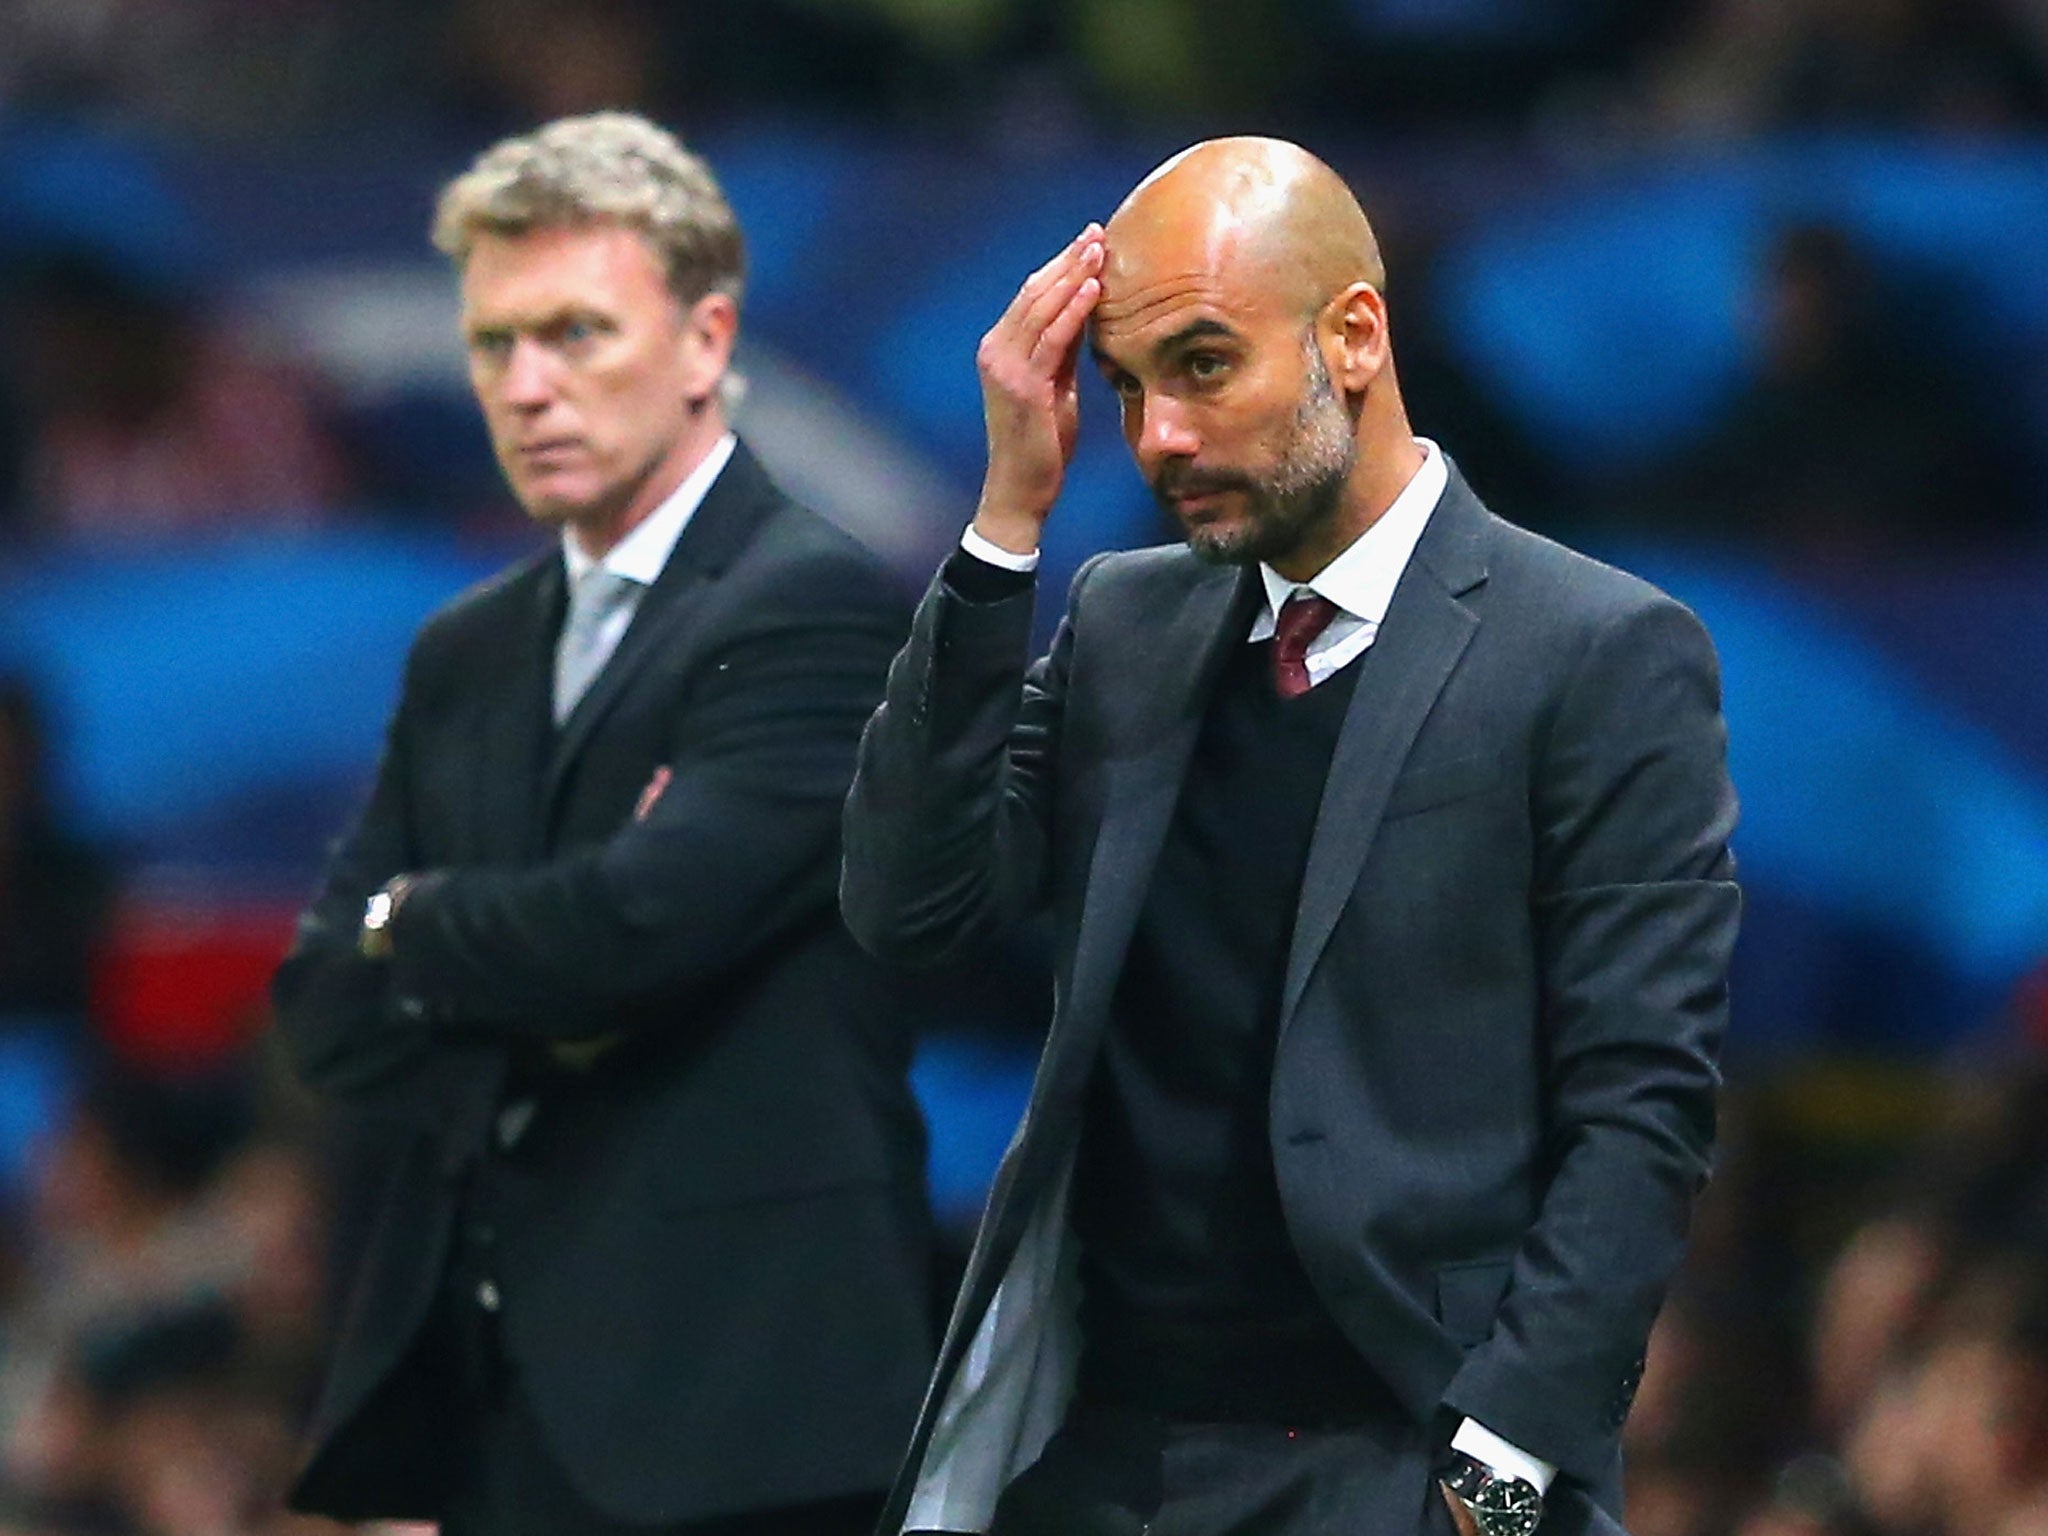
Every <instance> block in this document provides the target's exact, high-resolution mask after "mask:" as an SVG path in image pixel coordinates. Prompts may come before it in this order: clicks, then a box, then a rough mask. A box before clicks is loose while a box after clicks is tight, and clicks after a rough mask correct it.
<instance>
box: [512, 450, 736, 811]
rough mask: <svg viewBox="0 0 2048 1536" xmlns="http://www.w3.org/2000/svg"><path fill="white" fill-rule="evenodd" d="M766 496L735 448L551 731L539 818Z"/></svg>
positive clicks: (698, 609)
mask: <svg viewBox="0 0 2048 1536" xmlns="http://www.w3.org/2000/svg"><path fill="white" fill-rule="evenodd" d="M774 495H775V491H774V486H773V483H772V482H771V481H770V480H769V479H768V476H767V474H766V472H765V471H763V470H762V468H761V466H760V464H759V463H758V462H757V461H756V460H755V458H754V456H753V455H752V454H751V453H749V452H748V451H747V447H746V445H745V444H744V443H742V444H740V445H739V446H737V447H735V448H734V449H733V454H732V459H731V460H730V462H728V463H727V464H726V466H725V468H724V470H723V471H721V472H720V474H719V476H718V478H717V480H715V481H713V482H712V485H711V489H710V490H709V491H707V492H706V493H705V496H704V500H703V503H702V504H701V505H700V506H699V507H698V508H697V510H696V511H695V512H694V513H692V514H691V516H690V520H689V522H688V523H687V524H685V525H684V527H683V532H682V536H681V537H680V538H678V539H677V540H676V547H675V548H674V549H673V550H672V551H670V553H669V557H668V563H667V564H666V565H664V566H663V567H662V568H661V575H660V576H658V577H657V578H655V582H654V585H652V586H651V587H649V588H648V589H647V591H646V592H645V593H644V594H643V595H642V597H641V599H640V605H639V607H637V608H636V609H634V611H633V622H632V623H631V624H629V625H628V626H627V627H626V633H625V635H624V636H623V637H622V638H621V639H620V641H619V645H618V649H617V650H615V651H613V652H612V654H611V657H610V659H609V660H608V661H606V662H605V664H604V670H603V671H601V672H599V673H598V675H597V677H596V679H595V680H594V681H593V682H592V683H591V685H590V688H589V691H588V692H586V693H585V694H584V695H583V697H582V698H581V699H579V700H578V701H577V703H576V707H575V709H573V710H571V711H570V713H569V718H568V719H567V720H565V721H563V722H562V726H561V729H560V730H559V731H558V732H557V733H556V735H555V743H554V751H553V752H552V753H551V754H550V756H549V759H548V768H547V780H546V785H545V788H544V791H543V812H544V814H543V817H542V820H543V822H544V823H550V822H552V820H553V818H554V812H555V808H556V805H557V803H558V801H559V798H560V795H561V791H562V784H563V780H564V778H565V777H566V775H567V772H568V769H569V767H570V765H571V764H572V763H574V762H575V760H576V756H577V754H578V753H580V752H581V751H582V750H583V748H584V746H585V744H586V743H588V742H589V740H590V735H591V732H592V731H594V730H595V729H596V728H597V725H598V722H599V721H601V720H603V719H604V717H605V716H606V715H607V714H609V713H610V712H611V709H612V707H613V706H614V705H615V704H616V703H617V702H618V700H619V697H620V695H621V694H623V693H624V692H625V690H626V688H627V687H628V686H629V685H630V684H631V683H632V681H633V679H634V678H635V677H636V676H638V675H639V673H640V672H641V670H642V669H643V668H645V666H646V665H647V662H648V660H649V658H651V657H654V656H659V655H662V654H664V653H672V652H673V651H674V650H675V649H676V647H677V646H678V645H679V644H680V643H681V642H682V638H683V636H684V635H685V634H686V633H687V632H688V630H689V629H690V628H692V627H693V626H694V625H695V624H696V623H698V622H699V620H700V617H701V615H702V612H703V604H702V603H701V602H697V601H693V598H694V597H696V596H698V595H699V589H700V588H702V587H704V586H705V585H707V584H708V583H709V582H711V581H712V580H713V579H714V578H715V577H716V576H717V575H718V573H719V572H721V571H723V570H724V569H725V568H726V566H727V565H729V564H730V563H731V562H732V560H733V558H734V557H735V556H736V555H737V554H738V553H739V551H740V550H741V549H742V548H744V547H745V546H746V544H747V542H748V540H750V539H751V538H752V537H753V536H754V534H755V532H756V531H757V530H758V529H759V527H760V525H761V521H762V519H763V518H765V517H766V516H767V514H768V511H769V509H770V507H771V506H772V503H773V498H774Z"/></svg>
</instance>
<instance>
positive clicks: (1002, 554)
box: [960, 523, 1038, 571]
mask: <svg viewBox="0 0 2048 1536" xmlns="http://www.w3.org/2000/svg"><path fill="white" fill-rule="evenodd" d="M960 547H961V548H962V549H964V550H966V551H967V553H969V554H970V555H972V556H974V558H975V559H977V560H986V561H987V562H988V563H989V564H990V565H999V566H1001V567H1002V568H1003V569H1004V570H1006V571H1035V570H1037V569H1038V551H1037V550H1035V549H1034V550H1033V551H1031V553H1030V554H1028V555H1020V554H1018V553H1017V552H1016V551H1015V550H1009V549H1005V548H1003V546H1002V545H1000V544H992V543H990V542H989V541H988V540H987V539H984V538H983V537H982V536H981V535H980V534H978V533H976V532H975V531H974V524H972V523H969V524H968V525H967V531H966V532H965V533H963V534H961V535H960Z"/></svg>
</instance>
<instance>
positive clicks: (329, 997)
mask: <svg viewBox="0 0 2048 1536" xmlns="http://www.w3.org/2000/svg"><path fill="white" fill-rule="evenodd" d="M420 670H421V663H420V649H419V647H418V646H415V648H414V651H413V654H412V657H411V658H410V659H409V660H408V662H407V666H406V675H405V682H404V684H403V687H402V689H401V691H400V696H399V703H398V708H397V709H396V710H395V711H394V712H393V714H392V718H391V723H390V725H389V726H388V727H387V729H386V731H385V738H384V751H383V755H382V757H381V759H380V760H379V762H378V765H377V777H376V781H375V785H374V787H373V788H372V789H371V792H370V798H369V801H368V802H367V803H366V804H365V806H364V808H363V810H362V813H361V815H360V816H358V818H357V819H356V823H355V825H354V826H353V827H352V828H351V829H350V830H349V832H348V833H346V834H345V835H344V836H343V837H342V839H341V841H340V842H339V843H337V844H336V845H335V848H334V851H333V853H332V854H331V855H330V857H329V859H328V864H327V869H326V871H325V874H324V875H323V877H322V880H321V885H320V889H319V891H318V892H317V893H316V894H315V896H314V898H313V901H312V904H311V905H310V906H308V907H307V908H306V910H305V912H304V913H303V914H302V915H301V916H300V918H299V923H298V929H297V931H296V933H295V935H294V937H293V941H292V947H291V952H290V953H289V954H288V955H286V957H285V960H284V963H283V964H282V965H281V966H279V967H278V971H277V975H276V977H275V978H274V979H273V981H272V984H271V996H272V1001H273V1003H274V1005H275V1009H276V1014H277V1024H278V1032H279V1034H280V1036H281V1037H282V1039H283V1041H284V1046H285V1051H286V1054H287V1055H288V1056H289V1057H290V1058H291V1061H292V1064H293V1066H294V1067H295V1068H296V1069H297V1071H298V1073H299V1075H300V1076H301V1077H302V1078H303V1079H304V1080H305V1081H306V1082H308V1083H309V1084H311V1085H312V1086H313V1087H315V1088H318V1089H320V1090H322V1091H323V1092H327V1093H333V1094H338V1095H345V1096H357V1095H361V1094H364V1093H367V1092H369V1091H370V1090H373V1089H378V1088H382V1087H385V1086H388V1085H390V1084H391V1083H392V1082H393V1081H394V1080H396V1079H399V1078H401V1077H403V1076H404V1074H405V1072H406V1069H407V1068H408V1067H410V1066H412V1065H413V1064H415V1063H416V1062H418V1061H419V1060H420V1058H421V1057H422V1055H423V1054H424V1053H425V1052H426V1050H427V1049H428V1048H429V1041H428V1039H427V1037H426V1035H425V1034H424V1032H423V1031H422V1030H421V1028H420V1026H419V1025H418V1023H417V1022H415V1021H413V1020H410V1019H407V1018H405V1017H404V1016H402V1015H401V1014H399V1013H397V1012H396V1011H395V1010H394V1009H393V1008H392V1007H391V994H390V985H389V982H390V978H389V973H388V970H387V968H386V967H385V966H384V965H383V964H381V963H379V962H377V961H373V960H366V959H364V958H363V957H362V956H361V955H360V954H359V953H357V950H356V941H357V935H358V933H359V931H360V928H361V924H362V917H363V907H364V904H365V903H366V902H367V901H368V900H369V898H370V895H371V893H372V892H374V891H376V890H377V889H378V888H379V887H380V886H382V885H383V884H384V883H385V882H386V881H388V880H389V879H391V877H392V876H394V875H397V874H401V873H403V872H404V871H406V870H408V869H410V868H412V867H413V864H414V861H415V860H416V858H417V857H418V842H417V839H416V837H415V836H414V832H413V828H412V824H411V820H410V817H409V815H408V811H407V795H406V781H407V777H408V774H409V772H410V762H411V751H412V748H411V734H412V732H411V721H412V719H413V718H414V714H415V711H416V709H417V707H418V691H419V674H420Z"/></svg>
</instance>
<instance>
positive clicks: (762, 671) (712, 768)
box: [391, 560, 902, 1039]
mask: <svg viewBox="0 0 2048 1536" xmlns="http://www.w3.org/2000/svg"><path fill="white" fill-rule="evenodd" d="M774 574H775V576H776V577H777V580H776V581H775V583H774V585H773V587H772V588H769V587H768V585H767V582H766V581H765V580H764V581H763V582H762V583H761V586H762V589H763V590H761V591H759V592H758V593H757V594H755V596H754V599H753V600H752V601H751V602H749V603H747V604H746V605H745V611H746V612H747V614H748V617H747V619H746V620H745V621H744V622H743V623H741V624H738V625H735V626H734V629H733V632H732V634H731V635H730V637H729V639H728V641H727V643H726V644H724V645H723V646H722V647H721V648H720V649H719V650H718V652H717V654H716V655H714V656H712V657H710V658H709V659H708V660H707V661H706V662H705V664H704V665H703V666H702V667H701V668H700V669H699V674H700V675H699V676H698V678H697V679H696V681H695V683H694V686H692V687H691V688H690V690H689V692H688V695H687V703H686V704H685V706H684V708H683V712H682V715H681V717H680V718H679V719H678V720H677V721H676V722H675V724H674V727H673V741H672V749H673V755H672V757H671V758H670V761H669V763H668V765H667V766H668V767H669V769H670V773H671V775H672V777H671V778H670V780H669V782H668V784H667V786H666V788H665V789H664V790H663V791H662V793H661V795H660V797H659V798H658V799H657V800H656V801H655V802H654V804H653V805H652V807H651V809H650V810H649V811H648V813H647V814H646V815H645V816H644V817H635V818H633V819H630V820H628V821H627V822H625V824H623V825H622V826H620V827H619V828H618V830H617V831H616V832H615V833H613V834H612V835H611V836H609V837H608V838H605V839H604V840H602V841H599V842H595V843H590V844H586V845H584V846H581V847H578V848H575V849H574V850H572V851H569V852H567V853H565V854H563V855H561V856H559V857H556V858H553V859H551V860H548V861H546V862H543V863H540V864H536V865H532V866H529V867H525V868H519V869H488V868H457V869H444V870H432V871H428V872H426V873H424V874H423V875H422V876H421V879H420V881H419V883H418V885H417V886H416V887H415V888H414V889H413V891H412V893H411V894H410V895H409V896H408V898H407V899H406V901H405V903H404V904H403V906H402V907H401V909H400V911H399V914H398V916H397V918H396V920H395V921H394V922H393V924H392V939H393V959H392V962H391V963H392V972H393V986H394V988H395V990H396V992H397V994H398V996H399V998H400V1004H401V1007H403V1008H408V1009H411V1010H413V1011H415V1012H418V1013H420V1014H422V1015H424V1016H425V1017H427V1018H429V1019H431V1020H432V1021H434V1023H435V1024H436V1025H447V1026H455V1027H458V1028H481V1029H484V1030H486V1031H488V1032H494V1033H507V1034H515V1035H529V1036H534V1037H539V1038H548V1039H575V1038H581V1037H587V1036H592V1035H597V1034H602V1033H607V1032H610V1031H612V1030H614V1029H617V1028H621V1027H624V1028H632V1027H636V1026H637V1025H642V1024H645V1023H647V1022H648V1021H649V1020H652V1019H655V1018H669V1019H672V1018H673V1017H674V1014H675V1004H677V1003H678V1002H681V1001H686V1000H687V999H688V998H689V997H690V996H691V995H693V994H694V993H697V992H699V991H701V990H702V989H706V988H712V987H715V986H716V985H717V984H718V983H719V982H720V981H721V980H722V979H723V978H725V977H726V976H728V975H729V974H731V973H732V972H734V971H735V970H736V969H738V968H740V967H742V966H744V965H745V964H746V963H747V962H748V961H749V960H750V959H751V958H752V957H754V956H755V955H757V954H759V953H761V952H762V951H764V950H772V949H773V948H774V947H775V946H776V945H778V944H781V943H784V942H786V941H787V940H788V939H789V938H790V936H791V935H792V933H794V932H795V931H797V930H798V929H801V928H804V927H806V926H809V925H814V924H816V923H817V922H818V921H819V920H820V919H821V917H822V916H823V915H824V914H826V913H829V912H830V910H831V905H832V890H833V876H834V870H835V865H834V859H833V854H834V852H835V847H836V841H837V833H838V820H839V806H840V802H841V800H842V798H843V796H844V794H845V789H846V784H847V780H848V777H849V776H850V773H851V769H852V761H853V751H854V745H855V742H856V740H857V738H858V736H859V733H860V728H861V724H862V722H863V721H864V720H865V718H866V716H867V713H868V711H869V709H870V708H871V707H872V706H873V703H874V700H875V698H876V696H877V695H878V694H879V692H880V690H881V682H882V675H883V671H884V669H885V667H886V665H887V662H888V657H889V654H890V652H891V650H892V649H893V648H894V646H895V644H896V643H897V640H898V638H899V637H900V635H901V634H902V623H901V620H900V617H899V615H900V613H901V606H900V604H899V601H898V599H897V598H896V597H895V595H894V594H893V593H892V592H890V591H889V589H888V587H887V584H886V581H885V578H884V577H883V576H882V574H881V573H880V571H879V570H876V569H872V568H870V567H867V566H866V565H864V564H861V565H856V564H855V563H854V562H852V561H850V560H820V561H814V562H811V563H810V564H809V565H808V566H806V567H804V568H801V569H785V570H783V571H780V572H777V573H774Z"/></svg>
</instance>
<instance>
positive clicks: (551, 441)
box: [515, 437, 583, 464]
mask: <svg viewBox="0 0 2048 1536" xmlns="http://www.w3.org/2000/svg"><path fill="white" fill-rule="evenodd" d="M582 447H583V442H582V439H580V438H574V437H550V438H545V439H543V440H542V441H540V442H537V443H521V444H520V445H519V446H518V448H517V449H516V450H515V451H516V452H517V453H518V455H519V458H520V461H521V462H522V463H526V464H548V463H552V462H555V461H557V460H560V459H563V458H567V457H568V456H569V455H570V454H573V453H576V452H577V451H579V450H580V449H581V448H582Z"/></svg>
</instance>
